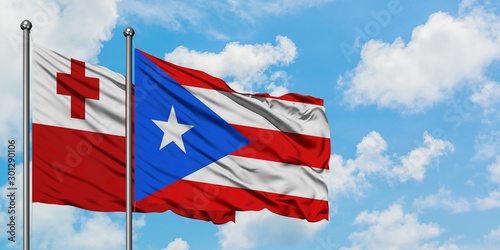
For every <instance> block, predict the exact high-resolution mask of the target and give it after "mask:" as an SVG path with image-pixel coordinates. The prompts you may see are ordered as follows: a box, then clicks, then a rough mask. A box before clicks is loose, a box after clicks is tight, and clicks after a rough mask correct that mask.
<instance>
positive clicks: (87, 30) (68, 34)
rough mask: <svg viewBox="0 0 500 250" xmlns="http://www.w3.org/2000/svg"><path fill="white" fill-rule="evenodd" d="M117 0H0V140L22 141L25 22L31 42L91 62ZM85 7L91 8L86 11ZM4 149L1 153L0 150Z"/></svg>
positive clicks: (105, 37) (109, 25) (105, 35)
mask: <svg viewBox="0 0 500 250" xmlns="http://www.w3.org/2000/svg"><path fill="white" fill-rule="evenodd" d="M117 1H118V0H106V1H101V0H90V1H78V0H68V1H55V0H4V1H0V16H1V17H2V22H1V23H0V33H1V34H3V36H2V41H3V42H2V45H3V46H0V58H3V59H5V60H2V61H1V63H0V67H1V68H2V74H1V75H0V89H2V92H1V93H0V106H2V107H9V108H8V109H4V110H2V115H1V116H0V139H1V140H2V141H6V140H7V139H8V138H20V137H21V129H20V128H21V127H22V126H21V123H22V84H21V83H22V31H21V29H20V28H19V25H20V23H21V21H22V20H23V19H25V18H27V19H29V20H31V21H32V23H33V28H32V29H31V32H32V41H33V42H35V43H38V44H41V45H43V46H46V47H48V48H51V49H54V50H57V51H58V52H60V53H64V54H65V55H67V56H71V57H75V58H78V59H80V60H90V61H94V62H95V61H96V58H97V57H96V56H97V54H98V53H99V51H100V49H101V47H102V42H103V41H106V40H109V39H110V38H111V31H112V29H113V28H114V27H115V23H116V19H117V17H118V14H117V9H116V2H117ZM86 6H92V8H88V7H86ZM3 150H4V149H3V148H2V149H0V151H3Z"/></svg>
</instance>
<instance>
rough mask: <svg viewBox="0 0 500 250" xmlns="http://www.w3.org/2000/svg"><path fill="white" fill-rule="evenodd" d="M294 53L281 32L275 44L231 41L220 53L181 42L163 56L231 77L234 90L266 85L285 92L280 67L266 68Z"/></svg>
mask: <svg viewBox="0 0 500 250" xmlns="http://www.w3.org/2000/svg"><path fill="white" fill-rule="evenodd" d="M296 57H297V48H296V47H295V44H294V43H293V41H292V40H291V39H290V38H288V37H284V36H277V37H276V45H275V46H273V45H271V44H270V43H265V44H255V45H251V44H240V43H238V42H231V43H228V44H227V45H226V47H224V49H223V50H222V51H221V52H220V53H212V52H198V51H195V50H189V49H188V48H186V47H184V46H179V47H177V48H176V49H175V50H174V51H172V52H171V53H167V54H166V55H165V60H168V61H170V62H173V63H176V64H180V65H183V66H186V67H191V68H195V69H199V70H202V71H205V72H207V73H209V74H211V75H214V76H216V77H220V78H224V79H226V80H228V79H229V80H232V82H229V83H228V84H229V85H230V86H231V87H233V88H235V89H236V90H239V91H241V90H243V91H246V92H253V91H254V88H259V87H262V86H266V85H267V88H268V90H271V91H276V92H277V93H278V94H283V93H285V92H288V91H287V89H286V86H287V84H288V80H287V76H286V73H285V72H284V71H276V72H268V71H269V68H270V67H271V66H286V65H288V64H290V63H292V62H293V61H294V60H295V58H296Z"/></svg>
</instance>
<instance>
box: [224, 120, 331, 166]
mask: <svg viewBox="0 0 500 250" xmlns="http://www.w3.org/2000/svg"><path fill="white" fill-rule="evenodd" d="M231 126H233V128H235V129H236V130H238V132H240V133H241V134H242V135H243V136H245V137H246V138H247V139H249V140H250V144H249V145H247V146H245V147H243V148H241V149H240V150H237V151H235V152H233V153H231V155H235V156H241V157H247V158H256V159H261V160H267V161H275V162H283V163H289V164H294V165H300V166H308V167H313V168H321V169H329V167H328V161H329V159H330V139H329V138H322V137H316V136H310V135H302V134H295V133H288V132H282V131H276V130H268V129H261V128H254V127H247V126H241V125H234V124H232V125H231Z"/></svg>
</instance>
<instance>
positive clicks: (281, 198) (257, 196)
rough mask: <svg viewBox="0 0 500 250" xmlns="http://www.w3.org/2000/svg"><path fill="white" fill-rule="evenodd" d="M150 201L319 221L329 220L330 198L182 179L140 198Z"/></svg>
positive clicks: (197, 208) (203, 208) (211, 209)
mask: <svg viewBox="0 0 500 250" xmlns="http://www.w3.org/2000/svg"><path fill="white" fill-rule="evenodd" d="M141 202H147V203H160V204H171V205H175V204H183V205H184V206H185V207H189V206H190V207H191V208H193V209H196V210H203V211H260V210H262V209H264V208H266V209H268V210H269V211H271V212H273V213H276V214H279V215H283V216H288V217H294V218H299V219H306V220H308V221H310V222H316V221H320V220H323V219H328V201H324V200H314V199H307V198H303V197H297V196H290V195H284V194H275V193H269V192H263V191H258V190H248V189H242V188H235V187H227V186H221V185H213V184H208V183H202V182H195V181H186V180H179V181H177V182H175V183H174V184H172V185H170V186H168V187H165V188H164V189H162V190H160V191H158V192H156V193H154V194H152V195H151V196H148V197H146V198H144V199H143V200H141Z"/></svg>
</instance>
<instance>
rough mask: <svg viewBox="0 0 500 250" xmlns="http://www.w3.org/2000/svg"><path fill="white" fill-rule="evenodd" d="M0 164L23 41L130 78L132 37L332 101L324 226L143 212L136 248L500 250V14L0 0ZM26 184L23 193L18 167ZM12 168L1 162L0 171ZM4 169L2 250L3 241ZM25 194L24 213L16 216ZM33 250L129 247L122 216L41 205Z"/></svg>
mask: <svg viewBox="0 0 500 250" xmlns="http://www.w3.org/2000/svg"><path fill="white" fill-rule="evenodd" d="M0 17H1V22H0V32H1V33H2V34H3V35H2V36H1V38H0V41H1V45H2V46H0V58H1V59H2V60H0V67H1V68H2V71H1V72H2V73H1V74H0V86H1V91H0V106H1V107H3V108H2V111H1V113H0V114H1V115H0V160H1V161H0V162H4V163H5V164H4V165H7V164H6V158H7V157H6V156H7V152H6V148H7V145H8V144H7V140H9V139H14V140H16V145H17V148H18V151H17V155H18V158H17V160H18V161H21V160H22V158H21V153H22V152H21V148H22V145H21V142H22V137H21V132H22V131H21V127H22V125H21V124H22V31H21V30H20V28H19V24H20V22H21V21H22V20H23V19H25V18H28V19H30V20H31V21H32V22H33V25H34V27H33V29H32V41H33V42H35V43H38V44H40V45H42V46H45V47H48V48H50V49H53V50H56V51H58V52H60V53H63V54H65V55H66V56H69V57H74V58H78V59H80V60H85V61H88V62H93V63H99V64H100V65H103V66H106V67H108V68H110V69H112V70H114V71H116V72H119V73H122V74H124V72H125V61H124V59H125V54H124V52H125V39H124V37H123V35H122V32H123V30H124V28H125V27H127V26H132V27H133V28H134V29H135V31H136V35H135V37H134V46H135V47H136V48H140V49H142V50H145V51H147V52H149V53H151V54H153V55H155V56H158V57H161V58H165V59H167V60H169V61H172V62H174V63H178V64H181V65H185V66H189V67H194V68H198V69H201V70H204V71H207V72H208V73H210V74H213V75H215V76H218V77H221V78H223V79H224V80H225V81H226V82H228V83H229V84H230V85H231V87H233V88H234V89H236V90H238V91H245V92H269V93H272V94H275V95H280V94H283V93H286V92H297V93H302V94H307V95H313V96H316V97H320V98H323V99H324V100H325V108H326V113H327V117H328V119H329V122H330V129H331V141H332V152H331V160H330V168H331V177H330V180H329V187H330V190H329V201H330V207H331V208H330V210H331V211H330V217H331V219H330V221H328V222H327V221H323V222H319V223H307V222H304V221H301V220H297V219H291V218H285V217H280V216H277V215H274V214H271V213H269V212H267V211H261V212H244V213H239V214H238V215H237V223H229V224H226V225H223V226H215V225H213V224H211V223H207V222H201V221H196V220H190V219H186V218H183V217H179V216H176V215H173V214H172V213H170V212H167V213H163V214H147V215H141V214H137V215H134V237H135V238H134V239H135V240H134V246H135V249H147V250H149V249H161V250H186V249H191V250H193V249H222V250H229V249H231V250H246V249H292V250H293V249H314V250H330V249H495V246H497V247H498V246H499V245H500V213H499V209H500V112H498V108H499V107H500V83H499V81H500V73H499V72H500V63H499V62H500V60H499V59H500V4H499V3H496V2H495V1H488V0H484V1H480V0H477V1H475V0H462V1H459V0H450V1H432V0H422V1H412V0H376V1H361V0H354V1H348V0H336V1H333V0H308V1H307V0H267V1H265V0H255V1H241V0H224V1H223V0H218V1H202V0H194V1H189V2H186V1H176V0H169V1H160V0H149V1H136V0H121V1H117V0H105V1H101V0H89V1H77V0H58V1H56V0H30V1H28V0H5V1H1V2H0ZM17 167H18V172H17V184H18V188H21V183H22V182H21V180H22V172H21V171H20V170H21V169H22V164H20V165H18V166H17ZM4 169H6V166H5V167H4ZM6 180H7V170H4V171H0V186H2V187H1V189H0V193H1V194H0V195H1V196H0V225H1V226H0V227H2V229H1V230H0V231H1V232H2V233H1V234H0V235H1V238H0V248H2V249H21V243H22V237H21V232H22V228H21V226H20V224H21V223H22V220H21V218H19V217H18V219H17V223H18V228H17V238H16V240H17V242H16V243H10V242H9V241H7V234H6V232H5V231H6V230H7V227H6V226H5V225H6V224H7V223H8V216H9V215H8V214H7V207H8V201H7V190H6V185H7V183H6ZM21 193H22V192H21V190H18V200H17V202H18V203H17V204H18V210H17V212H18V213H21V211H22V209H21V207H22V204H21V201H22V198H21V195H20V194H21ZM32 209H33V216H32V219H33V225H32V245H33V246H34V247H33V249H76V250H78V249H123V248H124V245H125V217H124V215H123V214H118V213H92V212H87V211H83V210H80V209H77V208H73V207H64V206H54V205H43V204H33V208H32Z"/></svg>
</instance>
